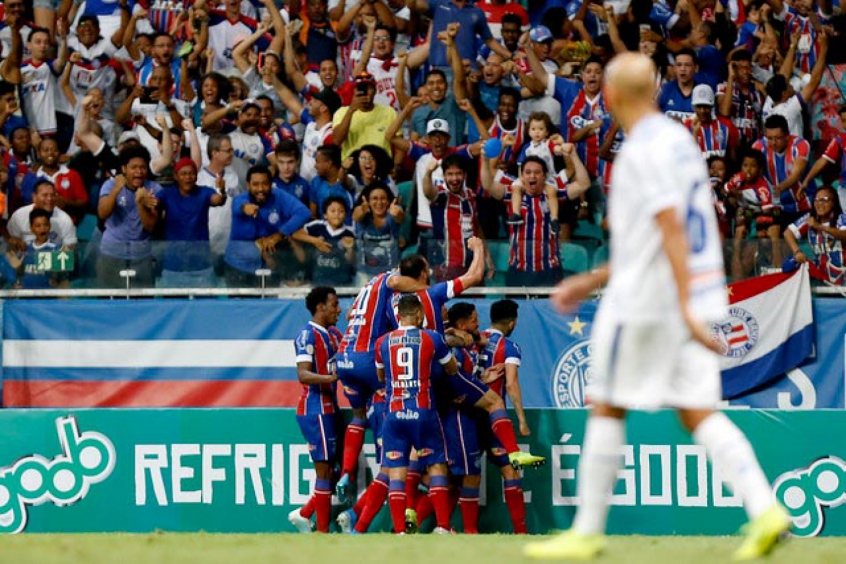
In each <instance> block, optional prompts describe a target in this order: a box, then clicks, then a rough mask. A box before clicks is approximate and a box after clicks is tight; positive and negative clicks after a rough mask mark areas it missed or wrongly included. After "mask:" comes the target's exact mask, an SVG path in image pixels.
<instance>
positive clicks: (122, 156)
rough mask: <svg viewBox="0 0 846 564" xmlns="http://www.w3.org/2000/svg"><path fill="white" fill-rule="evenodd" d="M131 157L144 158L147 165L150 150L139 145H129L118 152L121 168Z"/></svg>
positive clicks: (148, 164) (148, 163)
mask: <svg viewBox="0 0 846 564" xmlns="http://www.w3.org/2000/svg"><path fill="white" fill-rule="evenodd" d="M132 159H144V162H145V163H146V164H147V166H150V152H149V151H147V149H145V148H144V147H143V146H141V145H130V146H129V147H126V148H125V149H123V150H122V151H121V152H119V153H118V163H120V166H121V168H122V167H125V166H126V165H128V164H129V161H131V160H132Z"/></svg>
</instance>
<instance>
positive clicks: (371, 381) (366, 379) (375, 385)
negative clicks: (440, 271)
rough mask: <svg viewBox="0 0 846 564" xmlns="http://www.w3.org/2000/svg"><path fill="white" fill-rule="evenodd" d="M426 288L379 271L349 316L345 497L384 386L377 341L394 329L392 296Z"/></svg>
mask: <svg viewBox="0 0 846 564" xmlns="http://www.w3.org/2000/svg"><path fill="white" fill-rule="evenodd" d="M424 288H426V285H425V284H421V283H420V282H417V281H415V280H411V279H409V278H407V277H405V276H401V275H400V274H399V273H398V272H396V271H393V270H391V271H388V272H384V273H382V274H378V275H376V276H374V277H373V278H372V279H370V281H369V282H368V283H367V284H365V286H364V287H363V288H362V289H361V291H360V292H359V293H358V295H357V296H356V298H355V301H354V302H353V305H352V307H351V308H350V311H349V314H348V315H347V317H348V323H347V331H346V333H344V338H343V340H342V341H341V346H340V348H339V349H338V362H337V363H336V368H337V371H338V378H339V379H340V380H341V384H342V385H343V387H344V394H345V395H346V396H347V399H348V400H349V402H350V406H351V407H352V410H353V419H352V421H350V423H349V425H347V430H346V432H345V433H344V454H343V458H342V467H341V477H340V479H339V480H338V484H337V488H338V494H339V495H340V496H342V497H345V496H346V494H347V489H348V488H349V484H350V481H351V476H352V473H353V472H354V471H355V468H356V465H357V464H358V455H359V453H360V452H361V447H362V445H363V444H364V429H365V421H366V416H367V402H368V400H370V398H371V397H372V396H373V394H374V393H376V391H377V390H380V389H382V388H383V387H384V386H383V385H382V384H381V383H380V382H379V381H378V379H377V378H376V369H375V368H374V358H375V354H376V353H375V347H376V341H377V340H378V339H379V338H380V337H381V336H382V335H384V334H385V333H387V332H388V330H389V329H390V316H391V303H390V301H391V296H393V292H394V291H399V292H416V291H417V290H421V289H424ZM375 434H376V431H375V430H374V435H375Z"/></svg>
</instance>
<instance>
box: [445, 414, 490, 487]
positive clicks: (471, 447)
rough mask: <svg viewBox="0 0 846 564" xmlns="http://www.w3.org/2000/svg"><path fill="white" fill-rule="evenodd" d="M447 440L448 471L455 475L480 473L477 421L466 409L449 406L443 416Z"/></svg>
mask: <svg viewBox="0 0 846 564" xmlns="http://www.w3.org/2000/svg"><path fill="white" fill-rule="evenodd" d="M443 422H444V435H445V436H446V440H447V460H449V472H450V474H453V475H455V476H478V475H479V474H481V473H482V449H481V447H480V446H479V434H478V422H477V418H476V417H475V414H474V413H472V412H470V411H468V410H466V409H456V408H454V407H452V408H450V410H449V412H447V414H446V415H444V417H443Z"/></svg>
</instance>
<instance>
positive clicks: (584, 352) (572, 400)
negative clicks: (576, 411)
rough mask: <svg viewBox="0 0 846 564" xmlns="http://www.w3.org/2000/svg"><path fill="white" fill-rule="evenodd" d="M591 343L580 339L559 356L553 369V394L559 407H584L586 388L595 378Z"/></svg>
mask: <svg viewBox="0 0 846 564" xmlns="http://www.w3.org/2000/svg"><path fill="white" fill-rule="evenodd" d="M591 348H592V347H591V344H590V341H589V340H588V339H585V340H583V341H579V342H578V343H576V344H574V345H573V346H571V347H570V348H569V349H567V350H566V351H564V353H563V354H562V355H561V356H560V357H559V358H558V362H556V363H555V370H553V371H552V396H553V397H554V398H555V405H556V406H557V407H584V406H585V390H586V388H587V387H588V386H589V385H590V383H591V381H592V380H593V370H592V368H591V362H590V356H591Z"/></svg>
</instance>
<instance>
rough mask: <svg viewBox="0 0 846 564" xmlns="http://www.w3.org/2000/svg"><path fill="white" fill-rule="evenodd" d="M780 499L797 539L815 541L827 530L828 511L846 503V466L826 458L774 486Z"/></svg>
mask: <svg viewBox="0 0 846 564" xmlns="http://www.w3.org/2000/svg"><path fill="white" fill-rule="evenodd" d="M773 491H774V492H775V496H776V499H778V500H779V502H781V504H782V505H783V506H784V507H785V508H786V509H787V511H788V513H790V518H791V519H792V520H793V530H792V531H791V532H792V533H793V534H794V535H796V536H797V537H815V536H817V535H819V534H820V533H821V532H822V530H823V528H824V527H825V511H824V509H825V508H833V507H837V506H838V505H842V504H843V503H844V502H846V462H844V461H843V460H841V459H839V458H837V457H836V456H826V457H824V458H820V459H818V460H816V461H814V463H813V464H811V465H810V466H808V467H807V468H800V469H798V470H792V471H790V472H785V473H784V474H782V475H781V476H779V477H778V478H776V481H775V482H773Z"/></svg>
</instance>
